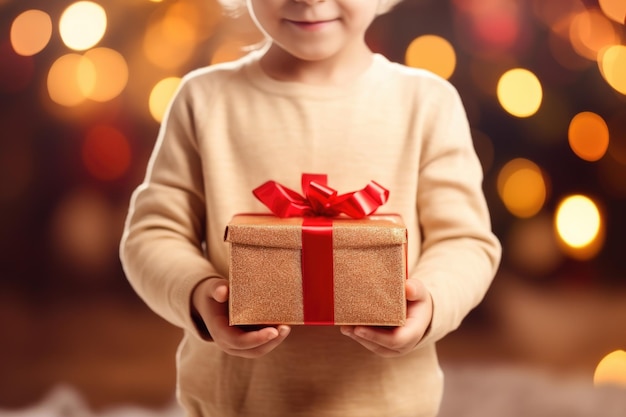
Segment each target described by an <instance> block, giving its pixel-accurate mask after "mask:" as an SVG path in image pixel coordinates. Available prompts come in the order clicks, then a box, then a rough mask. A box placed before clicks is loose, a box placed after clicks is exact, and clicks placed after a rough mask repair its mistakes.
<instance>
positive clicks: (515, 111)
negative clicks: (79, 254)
mask: <svg viewBox="0 0 626 417" xmlns="http://www.w3.org/2000/svg"><path fill="white" fill-rule="evenodd" d="M497 91H498V100H499V101H500V105H502V107H503V108H504V109H505V110H506V111H507V112H509V113H510V114H511V115H513V116H516V117H520V118H521V117H529V116H532V115H533V114H535V113H536V112H537V111H538V110H539V107H540V106H541V102H542V100H543V88H542V87H541V83H540V82H539V79H538V78H537V76H535V74H533V73H532V72H531V71H529V70H527V69H523V68H516V69H512V70H509V71H507V72H506V73H504V75H502V77H501V78H500V81H499V82H498V90H497Z"/></svg>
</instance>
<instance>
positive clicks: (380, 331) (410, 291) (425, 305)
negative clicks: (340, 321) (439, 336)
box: [341, 279, 433, 357]
mask: <svg viewBox="0 0 626 417" xmlns="http://www.w3.org/2000/svg"><path fill="white" fill-rule="evenodd" d="M406 299H407V311H406V324H405V325H404V326H402V327H393V328H389V327H374V326H341V332H342V333H343V334H344V335H346V336H349V337H351V338H352V339H354V340H356V341H357V342H359V343H360V344H362V345H363V346H364V347H365V348H367V349H368V350H370V351H372V352H374V353H376V354H378V355H380V356H384V357H394V356H402V355H405V354H407V353H409V352H410V351H412V350H413V349H414V348H415V346H417V344H418V343H419V341H420V340H421V339H422V337H423V336H424V334H425V333H426V330H428V327H429V326H430V321H431V320H432V317H433V300H432V298H431V296H430V293H429V292H428V290H427V289H426V287H425V286H424V284H423V283H422V282H421V281H419V280H416V279H410V280H407V283H406Z"/></svg>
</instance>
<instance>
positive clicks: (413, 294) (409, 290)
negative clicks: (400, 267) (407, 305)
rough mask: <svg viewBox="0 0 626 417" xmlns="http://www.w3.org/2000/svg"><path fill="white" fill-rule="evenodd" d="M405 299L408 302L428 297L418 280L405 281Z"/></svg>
mask: <svg viewBox="0 0 626 417" xmlns="http://www.w3.org/2000/svg"><path fill="white" fill-rule="evenodd" d="M405 290H406V299H407V300H409V301H421V300H423V299H424V298H426V296H427V295H428V291H427V290H426V287H425V286H424V284H423V283H422V281H420V280H418V279H414V278H413V279H407V280H406V284H405Z"/></svg>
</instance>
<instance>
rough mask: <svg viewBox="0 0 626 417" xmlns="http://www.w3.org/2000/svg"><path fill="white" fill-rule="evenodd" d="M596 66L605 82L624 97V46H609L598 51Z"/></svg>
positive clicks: (625, 60)
mask: <svg viewBox="0 0 626 417" xmlns="http://www.w3.org/2000/svg"><path fill="white" fill-rule="evenodd" d="M598 65H599V66H600V71H601V73H602V76H603V77H604V79H605V80H606V82H607V83H608V84H609V85H610V86H611V87H612V88H613V89H614V90H615V91H617V92H619V93H621V94H624V95H626V45H611V46H609V47H607V48H605V49H603V50H602V51H600V54H599V57H598Z"/></svg>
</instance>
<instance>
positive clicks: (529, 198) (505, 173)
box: [498, 158, 547, 218]
mask: <svg viewBox="0 0 626 417" xmlns="http://www.w3.org/2000/svg"><path fill="white" fill-rule="evenodd" d="M498 194H499V195H500V199H501V200H502V202H503V203H504V205H505V207H506V208H507V210H508V211H509V212H510V213H511V214H513V215H514V216H516V217H520V218H528V217H532V216H534V215H535V214H537V213H539V211H540V210H541V209H542V207H543V205H544V204H545V201H546V195H547V186H546V181H545V179H544V176H543V173H542V171H541V169H540V168H539V166H538V165H537V164H535V163H534V162H532V161H529V160H528V159H524V158H517V159H513V160H512V161H509V162H508V163H507V164H506V165H505V166H504V167H502V169H501V170H500V172H499V174H498Z"/></svg>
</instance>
